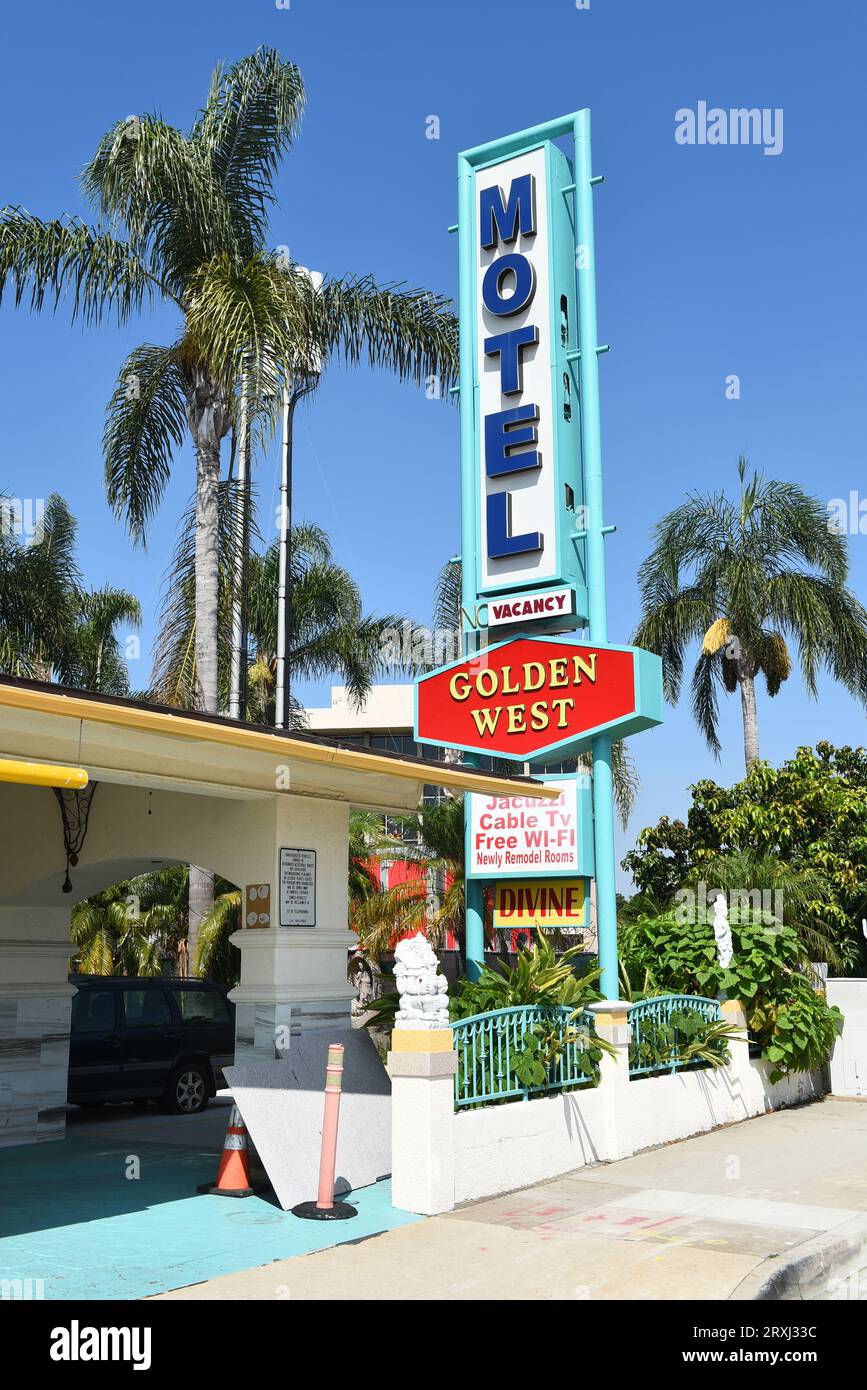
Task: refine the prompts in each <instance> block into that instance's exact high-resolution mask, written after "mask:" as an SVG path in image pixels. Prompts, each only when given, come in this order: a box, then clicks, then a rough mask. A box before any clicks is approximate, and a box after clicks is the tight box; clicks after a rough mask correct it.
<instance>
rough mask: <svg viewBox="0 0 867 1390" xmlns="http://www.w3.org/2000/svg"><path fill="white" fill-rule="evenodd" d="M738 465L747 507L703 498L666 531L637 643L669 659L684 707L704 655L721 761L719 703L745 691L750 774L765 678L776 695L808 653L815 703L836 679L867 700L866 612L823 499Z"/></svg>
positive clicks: (696, 693) (664, 524)
mask: <svg viewBox="0 0 867 1390" xmlns="http://www.w3.org/2000/svg"><path fill="white" fill-rule="evenodd" d="M746 469H747V462H746V459H744V458H743V457H741V458H740V460H739V462H738V475H739V478H740V496H739V497H738V498H736V499H735V500H731V499H730V498H729V497H727V496H725V494H724V493H722V492H717V493H693V494H692V495H690V497H689V498H688V499H687V501H686V502H684V503H683V504H682V505H681V506H679V507H676V508H675V509H674V511H672V512H669V513H668V514H667V516H664V517H663V518H662V520H661V521H660V522H659V523H658V525H657V527H656V530H655V533H654V537H655V544H654V548H653V550H652V552H651V554H650V555H649V556H648V557H647V559H646V560H645V561H644V563H643V565H642V566H641V569H640V570H639V575H638V578H639V586H640V590H641V601H642V617H641V622H640V623H639V625H638V628H637V630H636V632H635V636H634V639H633V640H634V641H635V642H636V643H637V644H638V645H639V646H642V647H646V648H648V649H649V650H650V651H653V652H657V653H658V654H659V655H660V656H661V657H662V672H663V683H664V687H665V694H666V697H667V699H668V700H670V701H671V703H672V704H675V703H676V702H677V700H678V698H679V696H680V690H681V684H682V681H683V669H684V661H685V657H686V651H687V648H688V647H689V646H690V644H691V643H692V642H699V643H700V650H699V655H698V660H697V662H696V665H695V669H694V671H693V676H692V711H693V715H694V717H695V721H696V723H697V724H698V727H699V729H700V730H701V732H702V733H703V734H704V736H705V738H706V740H707V743H708V745H709V747H710V748H711V749H712V750H713V752H714V753H716V754H719V751H720V741H719V736H718V732H717V725H718V715H719V709H718V700H717V697H718V694H719V692H720V691H721V690H722V691H723V692H726V693H729V694H732V693H734V692H735V691H737V690H739V691H740V696H741V712H742V717H743V736H744V757H745V760H746V765H747V768H749V767H750V766H751V765H752V764H753V763H755V762H756V761H757V760H758V758H759V729H758V715H757V710H756V691H755V681H756V677H757V676H758V675H759V674H761V675H763V676H764V679H765V685H766V688H767V691H768V694H769V695H772V696H773V695H776V694H777V692H778V691H779V689H780V686H781V685H782V683H783V681H785V680H787V679H788V677H789V675H790V674H791V670H792V657H791V653H790V644H792V643H793V644H794V645H795V646H796V648H797V651H798V657H799V660H800V666H801V674H802V677H803V680H804V684H805V685H806V687H807V690H808V692H809V694H810V695H812V696H813V697H815V696H816V693H817V679H818V675H819V671H820V670H821V669H822V668H823V667H825V668H827V669H828V670H829V671H830V672H831V673H832V675H833V676H834V677H835V678H836V679H837V680H839V681H840V682H842V684H843V685H844V686H845V687H846V689H847V690H849V691H850V692H851V693H852V694H853V695H854V696H855V697H856V698H857V699H858V700H861V701H863V700H864V699H865V696H867V611H865V609H864V608H863V607H862V605H861V604H860V603H859V601H858V599H857V598H856V597H855V595H854V594H853V593H852V591H851V590H850V589H849V588H847V586H846V580H847V577H848V573H849V565H848V558H847V550H846V540H845V538H844V537H843V536H842V535H841V534H839V533H838V532H837V531H835V530H834V529H832V528H830V527H829V524H828V513H827V510H826V508H825V507H824V506H823V504H822V503H821V502H820V501H819V499H818V498H815V497H810V496H809V495H808V494H807V493H805V492H803V491H802V489H801V488H799V487H797V486H796V485H795V484H794V483H783V482H777V481H774V480H768V479H765V478H764V477H763V476H762V475H760V474H758V473H753V475H752V477H751V478H750V479H749V480H748V479H747V476H746Z"/></svg>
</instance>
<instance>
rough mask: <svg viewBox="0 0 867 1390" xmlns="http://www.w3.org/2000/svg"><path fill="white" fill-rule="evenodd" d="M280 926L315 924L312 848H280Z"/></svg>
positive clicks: (314, 858)
mask: <svg viewBox="0 0 867 1390" xmlns="http://www.w3.org/2000/svg"><path fill="white" fill-rule="evenodd" d="M280 926H281V927H315V926H316V850H315V849H281V850H280Z"/></svg>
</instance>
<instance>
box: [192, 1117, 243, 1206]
mask: <svg viewBox="0 0 867 1390" xmlns="http://www.w3.org/2000/svg"><path fill="white" fill-rule="evenodd" d="M196 1191H197V1192H209V1193H211V1194H212V1195H213V1196H215V1197H252V1196H254V1195H255V1191H256V1189H255V1188H254V1187H252V1186H251V1184H250V1151H249V1144H248V1142H247V1127H246V1125H245V1124H244V1121H243V1120H242V1119H241V1112H240V1110H239V1109H238V1107H237V1105H233V1106H232V1110H231V1113H230V1115H229V1123H228V1124H227V1126H226V1137H225V1139H224V1140H223V1152H222V1154H221V1155H220V1166H219V1168H218V1170H217V1181H216V1182H215V1183H207V1182H206V1183H202V1185H201V1186H200V1187H198V1188H197V1189H196Z"/></svg>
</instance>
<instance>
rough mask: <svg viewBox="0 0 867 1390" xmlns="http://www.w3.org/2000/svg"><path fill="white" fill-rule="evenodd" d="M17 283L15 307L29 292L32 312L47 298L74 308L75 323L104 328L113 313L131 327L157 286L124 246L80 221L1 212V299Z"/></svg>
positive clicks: (21, 210)
mask: <svg viewBox="0 0 867 1390" xmlns="http://www.w3.org/2000/svg"><path fill="white" fill-rule="evenodd" d="M7 282H8V283H10V284H11V286H12V290H13V293H14V300H15V304H16V306H17V305H20V304H21V302H22V300H23V299H24V297H25V294H27V293H28V291H29V302H30V308H31V309H33V310H35V311H36V312H39V311H41V310H42V309H43V307H44V305H45V301H46V299H47V300H48V301H49V303H51V304H53V308H54V309H55V310H56V309H57V308H58V306H59V305H60V303H61V302H62V301H63V300H69V301H70V303H71V315H72V319H73V321H74V320H75V319H76V318H78V317H79V315H81V317H82V318H83V319H84V320H85V322H86V323H90V324H93V323H100V322H101V321H102V320H103V318H105V316H106V314H108V313H112V314H114V316H115V317H116V319H117V321H118V322H119V323H125V322H126V320H127V319H128V318H129V316H130V314H131V313H133V311H134V310H138V309H141V308H142V307H143V306H144V305H145V304H148V303H150V301H151V300H152V298H153V291H154V289H155V287H157V282H156V280H155V279H154V277H153V276H152V275H151V274H150V273H149V271H148V270H147V268H146V266H145V265H144V264H143V263H142V261H141V260H140V259H139V258H138V256H136V255H135V253H134V252H133V251H132V249H131V248H130V247H129V246H127V245H126V244H125V243H124V242H123V241H118V240H116V239H115V238H114V237H113V236H110V235H109V233H108V232H103V231H97V230H95V229H93V228H91V227H88V226H86V225H85V224H84V223H83V222H81V221H79V219H78V218H75V217H70V218H66V219H63V220H59V219H55V220H54V221H51V222H42V221H40V219H39V218H38V217H34V216H33V215H32V213H29V212H27V211H26V210H25V209H24V208H17V207H6V208H4V209H3V210H2V212H0V297H2V295H3V292H4V290H5V288H6V285H7Z"/></svg>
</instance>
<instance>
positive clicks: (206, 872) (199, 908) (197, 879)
mask: <svg viewBox="0 0 867 1390" xmlns="http://www.w3.org/2000/svg"><path fill="white" fill-rule="evenodd" d="M213 905H214V875H213V874H212V873H211V871H210V869H200V868H198V867H197V866H196V865H195V864H191V865H190V887H189V917H188V924H187V970H188V972H189V974H190V975H196V974H198V971H197V970H196V947H197V946H198V944H199V933H200V931H201V929H202V921H203V920H204V918H205V917H206V916H207V914H208V913H209V912H210V910H211V908H212V907H213Z"/></svg>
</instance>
